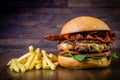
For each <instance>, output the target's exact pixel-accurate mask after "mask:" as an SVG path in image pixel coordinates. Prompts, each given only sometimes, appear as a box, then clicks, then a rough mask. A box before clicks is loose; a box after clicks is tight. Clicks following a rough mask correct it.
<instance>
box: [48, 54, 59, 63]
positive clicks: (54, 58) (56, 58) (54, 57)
mask: <svg viewBox="0 0 120 80" xmlns="http://www.w3.org/2000/svg"><path fill="white" fill-rule="evenodd" d="M48 57H49V59H50V60H51V61H52V62H57V61H58V57H57V56H56V55H54V54H52V53H50V54H49V55H48Z"/></svg>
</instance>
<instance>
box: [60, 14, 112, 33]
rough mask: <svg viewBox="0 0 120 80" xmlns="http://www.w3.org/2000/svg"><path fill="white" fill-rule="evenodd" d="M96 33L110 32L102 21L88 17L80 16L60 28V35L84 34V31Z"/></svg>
mask: <svg viewBox="0 0 120 80" xmlns="http://www.w3.org/2000/svg"><path fill="white" fill-rule="evenodd" d="M96 30H97V31H98V30H110V28H109V26H108V25H107V24H106V23H105V22H103V21H102V20H100V19H98V18H95V17H90V16H82V17H77V18H74V19H72V20H70V21H68V22H67V23H66V24H65V25H64V26H63V28H62V30H61V32H60V35H62V34H66V33H75V32H84V31H96Z"/></svg>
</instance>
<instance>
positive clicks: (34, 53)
mask: <svg viewBox="0 0 120 80" xmlns="http://www.w3.org/2000/svg"><path fill="white" fill-rule="evenodd" d="M7 66H9V69H10V71H15V72H22V73H24V72H26V71H29V70H33V69H36V70H38V69H51V70H56V67H57V66H58V58H57V56H56V55H54V54H52V53H50V54H47V53H46V51H45V50H40V48H37V49H36V50H34V48H33V46H29V52H28V53H26V54H24V55H23V56H21V57H19V58H13V59H11V60H10V61H9V62H8V63H7Z"/></svg>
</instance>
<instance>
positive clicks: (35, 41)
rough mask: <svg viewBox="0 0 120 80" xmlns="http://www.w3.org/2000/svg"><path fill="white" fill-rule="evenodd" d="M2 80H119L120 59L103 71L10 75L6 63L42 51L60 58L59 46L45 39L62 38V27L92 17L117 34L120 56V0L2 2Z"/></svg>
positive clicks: (0, 65) (61, 69)
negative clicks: (33, 50)
mask: <svg viewBox="0 0 120 80" xmlns="http://www.w3.org/2000/svg"><path fill="white" fill-rule="evenodd" d="M0 10H1V12H0V80H120V77H119V76H120V59H119V58H118V59H113V60H112V63H111V65H110V66H109V67H108V68H104V69H92V70H71V69H66V68H62V67H58V68H57V70H56V71H51V70H33V71H29V72H26V73H24V74H22V73H15V72H11V71H9V69H8V67H7V66H6V63H7V62H8V61H9V60H10V59H11V58H14V57H19V56H21V55H23V54H25V53H26V52H27V51H28V46H30V45H33V46H34V47H35V48H37V47H40V48H41V49H45V50H46V51H47V52H48V53H49V52H52V53H54V54H56V55H57V54H58V50H57V48H56V46H57V43H58V42H56V41H55V42H51V41H47V40H44V39H43V36H44V35H45V34H48V33H56V34H59V32H60V30H61V28H62V26H63V25H64V24H65V23H66V22H67V21H68V20H70V19H72V18H74V17H78V16H93V17H97V18H100V19H101V20H103V21H105V22H106V23H107V24H108V25H109V26H110V28H111V30H112V31H113V32H115V34H116V37H117V39H116V41H115V42H114V44H113V48H112V51H113V52H117V53H118V55H119V56H120V54H119V53H120V0H13V1H11V0H1V2H0Z"/></svg>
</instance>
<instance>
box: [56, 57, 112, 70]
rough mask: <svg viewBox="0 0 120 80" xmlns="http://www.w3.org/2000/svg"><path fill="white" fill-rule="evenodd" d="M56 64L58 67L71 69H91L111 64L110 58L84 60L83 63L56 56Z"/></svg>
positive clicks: (70, 58)
mask: <svg viewBox="0 0 120 80" xmlns="http://www.w3.org/2000/svg"><path fill="white" fill-rule="evenodd" d="M58 63H59V64H60V66H62V67H65V68H71V69H91V68H104V67H108V66H109V65H110V63H111V58H110V57H108V58H101V59H99V60H97V59H92V58H86V59H85V60H84V61H77V60H75V59H73V58H72V57H64V56H61V55H58Z"/></svg>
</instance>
